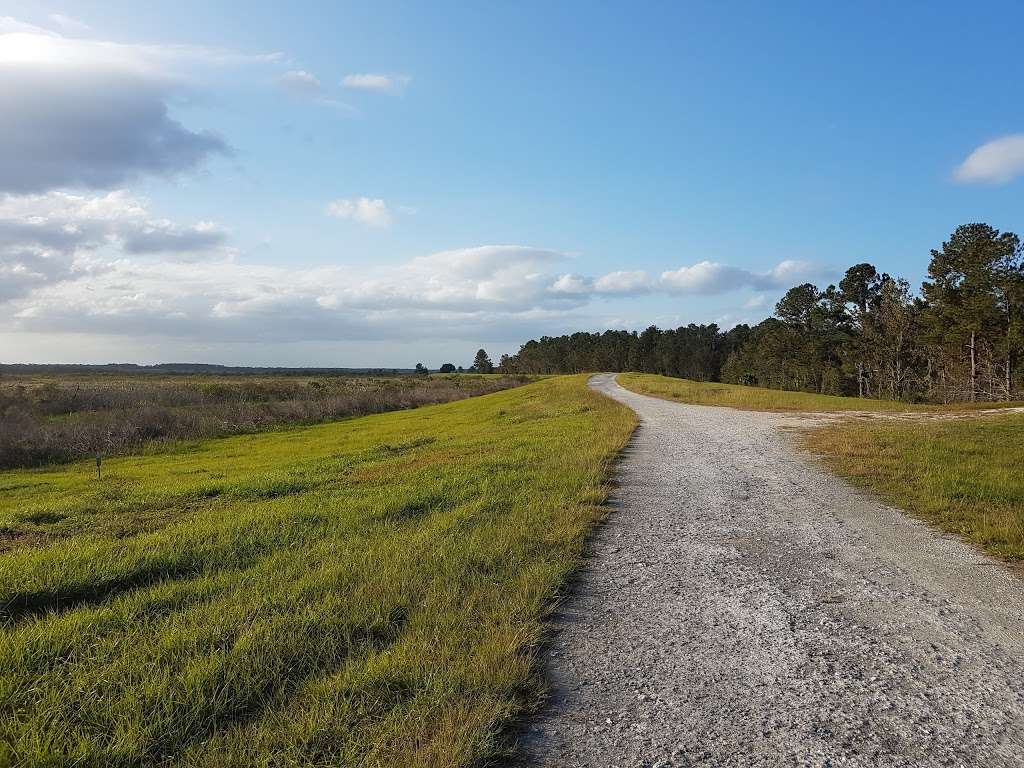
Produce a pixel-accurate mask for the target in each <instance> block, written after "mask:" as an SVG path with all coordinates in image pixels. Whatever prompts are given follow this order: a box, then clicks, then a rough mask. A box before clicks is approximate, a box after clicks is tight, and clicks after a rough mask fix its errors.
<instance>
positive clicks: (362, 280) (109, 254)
mask: <svg viewBox="0 0 1024 768" xmlns="http://www.w3.org/2000/svg"><path fill="white" fill-rule="evenodd" d="M226 238H227V234H226V233H225V231H224V230H223V229H222V228H221V227H219V226H217V225H215V224H212V223H209V222H199V223H196V224H188V225H183V224H178V223H175V222H172V221H169V220H167V219H163V218H160V217H158V216H156V215H154V214H153V213H152V212H151V211H150V209H149V205H148V203H146V201H144V200H140V199H138V198H135V197H133V196H131V195H130V194H128V193H126V192H120V191H119V192H110V193H107V194H103V195H95V196H88V195H75V194H70V193H68V192H60V191H56V192H50V193H46V194H40V195H20V196H15V195H6V196H0V302H3V309H2V311H0V331H5V330H6V331H11V330H15V331H22V332H28V331H38V332H52V333H61V332H76V333H92V334H112V335H120V336H132V337H138V338H144V337H154V338H155V337H161V338H169V337H174V338H178V339H181V340H183V341H187V340H189V339H191V340H195V341H199V340H202V341H203V342H204V343H205V342H216V341H230V342H243V341H244V342H256V341H259V342H261V343H262V342H263V341H281V342H294V341H303V340H307V341H321V340H367V339H405V340H408V339H413V338H452V339H455V338H472V337H479V336H480V335H481V334H484V333H486V334H488V338H499V337H501V338H507V337H508V336H515V335H516V334H523V333H531V334H532V333H536V332H538V331H540V332H557V331H558V330H559V329H564V328H565V327H566V326H571V325H573V323H574V322H575V323H576V325H579V324H580V322H582V321H581V320H580V319H579V313H580V312H581V311H583V310H584V308H585V307H586V306H587V305H588V304H590V303H591V302H593V301H595V300H596V299H599V298H602V297H609V296H629V295H641V294H648V293H653V292H661V293H670V294H676V293H680V292H683V293H690V294H693V293H696V292H701V291H703V292H720V291H723V290H727V289H728V287H729V286H730V285H731V286H732V287H734V288H744V287H746V288H749V287H751V286H775V285H776V284H778V283H779V282H780V281H782V280H783V279H789V278H792V279H793V281H799V279H800V278H801V277H803V275H800V274H799V267H798V264H799V263H798V262H783V263H781V264H779V265H778V266H776V267H775V268H774V269H772V270H769V271H767V272H763V273H760V272H750V271H746V270H741V269H737V268H733V267H726V266H723V265H720V264H716V263H714V262H698V263H697V264H694V265H692V266H689V267H681V268H680V269H678V270H672V271H670V272H667V273H665V274H666V275H668V276H669V277H668V278H665V277H664V276H663V277H661V278H654V277H650V276H648V275H647V274H646V273H644V272H641V271H617V272H610V273H608V274H605V275H602V276H598V277H591V276H587V275H583V274H579V273H577V272H573V271H570V269H569V268H571V266H572V262H573V257H571V256H569V255H567V254H564V253H560V252H558V251H553V250H548V249H544V248H535V247H529V246H523V245H485V246H477V247H470V248H457V249H453V250H447V251H441V252H438V253H433V254H429V255H425V256H421V257H418V258H413V259H410V260H407V261H405V262H401V263H397V264H391V265H378V266H373V267H367V266H365V265H360V266H355V265H356V264H360V262H359V261H358V260H355V259H352V260H346V262H347V263H344V264H336V265H326V266H308V267H304V266H301V265H299V266H294V265H292V266H278V265H270V264H261V263H253V262H249V261H246V260H245V259H244V258H242V256H241V255H240V254H238V253H237V252H236V251H235V250H234V249H232V248H230V247H229V246H228V244H227V240H226ZM726 278H729V279H731V280H732V283H728V284H727V283H726ZM574 318H575V319H574Z"/></svg>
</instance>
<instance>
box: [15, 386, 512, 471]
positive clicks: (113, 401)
mask: <svg viewBox="0 0 1024 768" xmlns="http://www.w3.org/2000/svg"><path fill="white" fill-rule="evenodd" d="M529 380H531V378H530V377H523V376H520V377H508V376H494V375H490V376H486V375H476V374H460V375H458V376H388V377H381V376H295V375H161V374H153V373H139V374H130V373H112V374H107V373H104V374H55V375H38V374H15V375H9V374H8V375H4V376H3V377H2V378H0V469H10V468H14V467H32V466H40V465H43V464H49V463H56V462H63V461H71V460H73V459H75V458H79V457H82V456H86V455H93V454H96V453H103V454H124V453H134V452H137V451H139V450H142V449H144V448H153V447H158V446H159V444H161V443H166V442H173V441H176V440H198V439H202V438H208V437H221V436H225V435H233V434H244V433H249V432H258V431H262V430H266V429H271V428H274V427H277V426H280V425H283V424H312V423H316V422H322V421H329V420H331V419H339V418H343V417H349V416H364V415H367V414H371V413H381V412H384V411H395V410H401V409H405V408H415V407H417V406H420V405H429V404H432V403H444V402H449V401H452V400H460V399H462V398H466V397H472V396H474V395H481V394H486V393H488V392H496V391H498V390H501V389H507V388H509V387H512V386H516V385H518V384H522V383H524V382H525V381H529Z"/></svg>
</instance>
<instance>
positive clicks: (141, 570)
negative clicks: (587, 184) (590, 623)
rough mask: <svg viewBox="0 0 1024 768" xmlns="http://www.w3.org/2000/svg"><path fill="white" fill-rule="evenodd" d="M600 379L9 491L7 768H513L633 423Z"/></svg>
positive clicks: (242, 440)
mask: <svg viewBox="0 0 1024 768" xmlns="http://www.w3.org/2000/svg"><path fill="white" fill-rule="evenodd" d="M585 381H586V379H585V377H571V378H567V377H563V378H557V379H549V380H545V381H541V382H538V383H535V384H532V385H527V386H524V387H521V388H517V389H513V390H509V391H506V392H501V393H497V394H492V395H486V396H483V397H480V398H476V399H472V400H465V401H462V402H459V403H451V404H446V405H439V406H432V407H428V408H422V409H417V410H415V411H405V412H398V413H390V414H383V415H377V416H369V417H365V418H360V419H355V420H351V421H347V422H342V423H336V424H325V425H320V426H314V427H304V428H295V429H288V430H282V431H278V432H274V433H268V434H258V435H247V436H240V437H230V438H224V439H219V440H213V441H207V442H205V443H200V444H193V445H186V446H182V449H181V451H180V452H177V453H173V452H172V453H165V454H159V455H149V456H136V457H124V458H117V459H111V460H110V461H109V462H107V463H106V464H105V467H104V477H103V479H102V480H96V479H95V474H94V468H93V467H92V466H90V465H89V464H85V463H79V464H75V465H72V466H67V467H63V468H59V469H57V468H51V469H46V470H18V471H10V472H3V473H0V526H2V529H3V531H4V534H3V535H4V536H5V537H6V538H7V539H8V541H7V544H8V546H12V545H13V548H12V549H10V550H9V551H8V552H6V554H3V555H0V606H2V608H3V614H2V626H0V765H2V764H18V765H31V766H45V765H71V764H74V765H76V766H104V767H110V766H146V765H160V766H217V767H218V768H221V767H224V766H254V765H259V766H288V765H360V766H389V767H390V766H397V765H402V766H413V765H416V766H442V765H443V766H460V765H469V764H471V763H474V762H477V761H480V760H483V759H486V758H487V757H488V756H491V755H493V754H495V752H496V751H497V750H499V749H500V743H499V741H498V738H497V736H496V734H497V733H498V729H499V727H500V725H501V724H502V723H503V722H505V721H507V719H508V718H509V717H511V716H512V715H514V714H515V713H516V712H519V711H521V710H522V709H523V707H526V706H529V704H530V702H531V701H534V700H535V698H536V695H537V693H538V689H539V686H540V685H541V683H540V681H539V679H538V677H537V669H536V664H535V658H534V653H535V650H536V647H537V643H538V640H539V638H540V637H541V635H542V624H541V619H542V617H543V616H544V614H545V610H546V607H547V606H548V605H549V603H550V600H551V598H552V596H553V595H554V594H556V592H557V590H558V588H559V585H560V584H562V583H563V581H564V579H565V578H566V576H567V574H568V573H569V572H570V571H571V570H572V569H573V568H575V567H576V566H577V564H578V563H579V558H580V554H581V548H582V545H583V542H584V538H585V536H586V534H587V533H588V531H589V530H590V529H591V527H592V526H593V525H594V523H595V522H596V521H597V520H598V519H599V518H600V517H601V514H602V511H601V508H600V506H599V505H600V503H601V502H602V500H603V499H604V496H605V480H606V474H607V471H608V469H609V462H610V461H611V460H612V458H613V457H614V456H615V454H616V452H617V451H618V450H619V449H620V448H621V447H622V446H623V445H624V443H625V441H626V440H627V439H628V437H629V434H630V433H631V431H632V428H633V426H634V417H633V414H632V413H631V412H630V411H628V410H627V409H626V408H624V407H622V406H620V405H618V404H616V403H614V402H612V401H610V400H607V399H605V398H603V397H601V396H599V395H597V394H594V393H592V392H590V391H589V390H588V389H587V388H586V386H585Z"/></svg>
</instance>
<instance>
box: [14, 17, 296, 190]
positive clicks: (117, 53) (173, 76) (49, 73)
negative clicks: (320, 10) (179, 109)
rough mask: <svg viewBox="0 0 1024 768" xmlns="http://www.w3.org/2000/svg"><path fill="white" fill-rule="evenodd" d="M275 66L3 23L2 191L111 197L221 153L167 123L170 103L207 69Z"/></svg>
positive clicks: (208, 51) (200, 133)
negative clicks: (141, 179)
mask: <svg viewBox="0 0 1024 768" xmlns="http://www.w3.org/2000/svg"><path fill="white" fill-rule="evenodd" d="M279 58H280V56H279V54H260V55H257V56H246V55H243V54H238V53H236V52H232V51H227V50H221V49H213V48H203V47H198V46H180V45H132V44H123V43H113V42H108V41H102V40H93V39H84V38H69V37H64V36H62V35H60V34H57V33H55V32H48V31H45V30H42V29H39V28H37V27H32V26H31V25H25V24H22V23H20V22H17V21H16V20H13V19H2V20H0V114H2V115H3V116H4V117H3V119H2V120H0V192H16V193H31V192H45V191H48V190H52V189H57V188H69V187H86V188H108V189H109V188H112V187H116V186H119V185H121V184H122V183H124V182H125V181H127V180H129V179H133V178H136V177H138V176H142V175H149V174H156V175H163V176H167V175H173V174H176V173H179V172H182V171H188V170H191V169H194V168H196V167H197V166H199V165H200V164H202V163H203V162H204V161H205V160H206V159H207V158H209V157H211V156H214V155H225V154H228V153H229V149H228V146H227V143H226V142H225V140H224V139H223V138H221V137H219V136H217V135H216V134H215V133H213V132H210V131H204V130H193V129H190V128H186V127H185V126H184V125H182V124H181V123H180V122H178V121H177V120H175V119H173V118H172V117H171V116H170V114H169V108H168V103H169V101H170V100H171V99H172V98H174V97H177V96H179V95H181V94H182V93H183V92H188V91H189V90H191V89H193V88H194V87H195V86H194V85H193V83H194V82H199V81H202V80H206V79H208V78H207V77H206V75H207V74H208V72H209V71H211V67H221V66H225V65H235V64H251V63H254V62H271V61H276V60H278V59H279Z"/></svg>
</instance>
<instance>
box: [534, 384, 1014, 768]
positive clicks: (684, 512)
mask: <svg viewBox="0 0 1024 768" xmlns="http://www.w3.org/2000/svg"><path fill="white" fill-rule="evenodd" d="M591 386H593V387H594V388H595V389H597V390H599V391H601V392H604V393H606V394H608V395H609V396H611V397H614V398H616V399H617V400H620V401H621V402H624V403H626V404H627V405H629V406H630V407H632V408H633V409H634V410H635V411H636V412H637V413H638V414H639V415H640V417H641V425H640V427H639V429H638V431H637V433H636V435H635V436H634V439H633V441H632V443H631V445H630V447H629V448H628V450H627V452H626V454H625V456H624V457H623V460H622V462H621V463H620V464H619V467H618V472H617V478H618V481H619V484H620V485H619V487H618V488H617V490H616V491H615V492H614V493H613V496H612V499H611V505H612V513H611V515H610V517H609V520H608V522H607V523H606V524H605V525H604V526H602V527H601V528H600V530H599V532H598V533H597V534H596V536H595V540H594V542H593V545H592V553H591V556H590V558H589V560H588V563H587V566H586V568H585V569H584V571H583V573H582V574H581V575H580V577H579V579H578V580H577V582H576V584H575V585H574V588H573V590H572V593H571V595H570V597H569V598H568V599H567V600H566V601H565V603H564V604H563V605H562V606H561V608H560V611H559V613H558V615H557V616H556V622H555V633H554V638H553V642H552V646H551V648H550V650H549V658H548V673H549V677H550V679H551V681H552V685H553V690H552V699H551V702H550V705H549V706H548V707H547V708H546V709H545V711H544V712H543V713H542V714H541V715H540V716H539V717H538V718H537V719H536V720H535V721H533V722H532V723H528V724H527V725H526V726H525V727H524V730H523V733H522V736H521V738H520V754H521V755H524V756H525V757H524V761H525V762H526V763H528V764H530V765H544V766H559V767H560V768H571V767H573V766H623V767H625V766H630V767H633V766H688V765H710V766H791V765H799V766H804V765H806V766H839V765H847V766H986V767H988V768H993V767H995V766H1020V765H1024V599H1022V596H1024V580H1021V579H1019V578H1018V577H1016V576H1015V575H1014V574H1013V573H1011V572H1010V571H1009V570H1008V569H1007V568H1005V567H1004V566H1002V565H1000V564H998V563H996V562H995V561H993V560H991V559H989V558H988V557H986V556H984V555H983V554H980V553H979V552H977V551H975V550H974V549H972V548H971V547H969V546H967V545H965V544H963V543H961V542H959V541H956V540H954V539H952V538H950V537H946V536H943V535H941V534H939V533H936V532H935V531H934V530H932V529H930V528H928V527H927V526H925V525H923V524H922V523H919V522H916V521H914V520H912V519H911V518H909V517H907V516H906V515H904V514H902V513H900V512H898V511H896V510H893V509H890V508H887V507H885V506H883V505H881V504H879V503H877V502H875V501H872V500H871V499H869V498H867V497H865V496H864V495H862V494H860V493H859V492H857V491H855V490H853V489H851V488H850V487H849V486H848V485H847V484H846V483H844V482H843V481H841V480H839V479H837V478H835V477H833V476H831V475H829V474H828V473H826V472H825V471H824V470H822V469H820V468H819V467H818V466H817V465H816V464H815V463H814V461H813V460H811V459H809V458H808V457H806V456H803V455H801V454H800V453H799V452H798V451H797V450H796V449H795V448H794V447H793V445H792V441H791V439H790V437H789V436H788V435H787V434H786V432H785V430H784V429H783V428H784V427H785V426H786V425H788V424H794V423H797V421H798V420H797V419H794V418H793V417H786V416H780V415H778V414H768V413H754V412H746V411H737V410H731V409H726V408H710V407H702V406H691V405H683V404H679V403H673V402H668V401H664V400H659V399H654V398H649V397H645V396H642V395H637V394H634V393H632V392H628V391H626V390H624V389H622V388H621V387H619V386H618V385H617V384H616V383H615V381H614V378H613V377H612V376H611V375H601V376H595V377H594V378H593V379H592V381H591ZM804 423H806V422H804Z"/></svg>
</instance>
